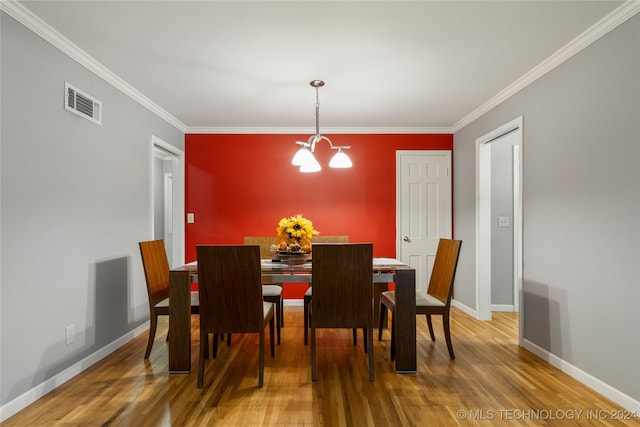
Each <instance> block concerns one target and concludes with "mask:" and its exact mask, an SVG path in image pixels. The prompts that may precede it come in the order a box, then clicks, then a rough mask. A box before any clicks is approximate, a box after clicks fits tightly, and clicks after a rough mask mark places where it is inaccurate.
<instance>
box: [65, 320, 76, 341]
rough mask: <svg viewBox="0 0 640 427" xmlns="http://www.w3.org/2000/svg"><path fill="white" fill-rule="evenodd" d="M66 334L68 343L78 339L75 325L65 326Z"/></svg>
mask: <svg viewBox="0 0 640 427" xmlns="http://www.w3.org/2000/svg"><path fill="white" fill-rule="evenodd" d="M64 335H65V338H66V341H67V345H69V344H71V343H73V342H74V341H75V340H76V327H75V326H74V325H69V326H67V327H66V328H64Z"/></svg>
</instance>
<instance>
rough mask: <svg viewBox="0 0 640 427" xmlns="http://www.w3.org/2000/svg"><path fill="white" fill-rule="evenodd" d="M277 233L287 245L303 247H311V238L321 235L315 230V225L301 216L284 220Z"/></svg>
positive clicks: (279, 224)
mask: <svg viewBox="0 0 640 427" xmlns="http://www.w3.org/2000/svg"><path fill="white" fill-rule="evenodd" d="M276 233H277V235H278V237H280V238H282V239H283V240H284V241H286V242H287V243H297V244H299V245H301V246H308V245H311V238H312V237H313V236H314V235H316V234H320V233H319V232H318V231H316V230H315V229H314V228H313V223H312V222H311V221H310V220H308V219H307V218H305V217H303V216H302V215H301V214H297V215H294V216H290V217H288V218H282V219H281V220H280V222H279V223H278V228H277V229H276Z"/></svg>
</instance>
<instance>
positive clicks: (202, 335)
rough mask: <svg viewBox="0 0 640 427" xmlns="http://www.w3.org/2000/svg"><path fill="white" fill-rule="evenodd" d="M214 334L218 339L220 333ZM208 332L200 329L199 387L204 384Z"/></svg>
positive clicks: (215, 338)
mask: <svg viewBox="0 0 640 427" xmlns="http://www.w3.org/2000/svg"><path fill="white" fill-rule="evenodd" d="M213 335H214V339H213V340H214V342H215V341H216V340H217V336H218V334H213ZM208 341H209V338H208V334H207V333H205V332H203V331H202V330H201V331H200V360H199V361H198V388H202V384H203V382H204V356H205V348H207V347H208V344H209V343H208Z"/></svg>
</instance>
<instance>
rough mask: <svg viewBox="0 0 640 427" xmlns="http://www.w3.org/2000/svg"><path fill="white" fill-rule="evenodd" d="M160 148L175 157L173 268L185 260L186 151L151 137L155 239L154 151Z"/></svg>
mask: <svg viewBox="0 0 640 427" xmlns="http://www.w3.org/2000/svg"><path fill="white" fill-rule="evenodd" d="M154 147H158V148H160V149H162V150H164V151H166V152H168V153H171V154H172V155H173V156H174V159H173V162H174V163H173V212H174V215H173V246H172V247H173V254H174V255H173V259H171V260H169V264H170V265H171V266H177V265H182V264H184V259H185V251H184V248H185V225H184V224H185V194H184V188H185V186H184V182H185V176H184V174H185V172H184V171H185V165H184V161H185V160H184V151H182V150H181V149H179V148H177V147H176V146H175V145H171V144H169V143H168V142H166V141H163V140H162V139H160V138H158V137H157V136H155V135H151V152H150V153H149V162H150V169H149V179H150V192H149V209H150V210H149V215H150V218H151V219H150V224H151V227H150V233H151V234H150V236H151V237H153V232H154V218H153V216H154V215H153V156H154V154H153V149H154Z"/></svg>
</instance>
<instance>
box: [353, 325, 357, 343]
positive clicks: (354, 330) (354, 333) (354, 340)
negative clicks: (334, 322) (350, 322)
mask: <svg viewBox="0 0 640 427" xmlns="http://www.w3.org/2000/svg"><path fill="white" fill-rule="evenodd" d="M357 344H358V328H353V345H357Z"/></svg>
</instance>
